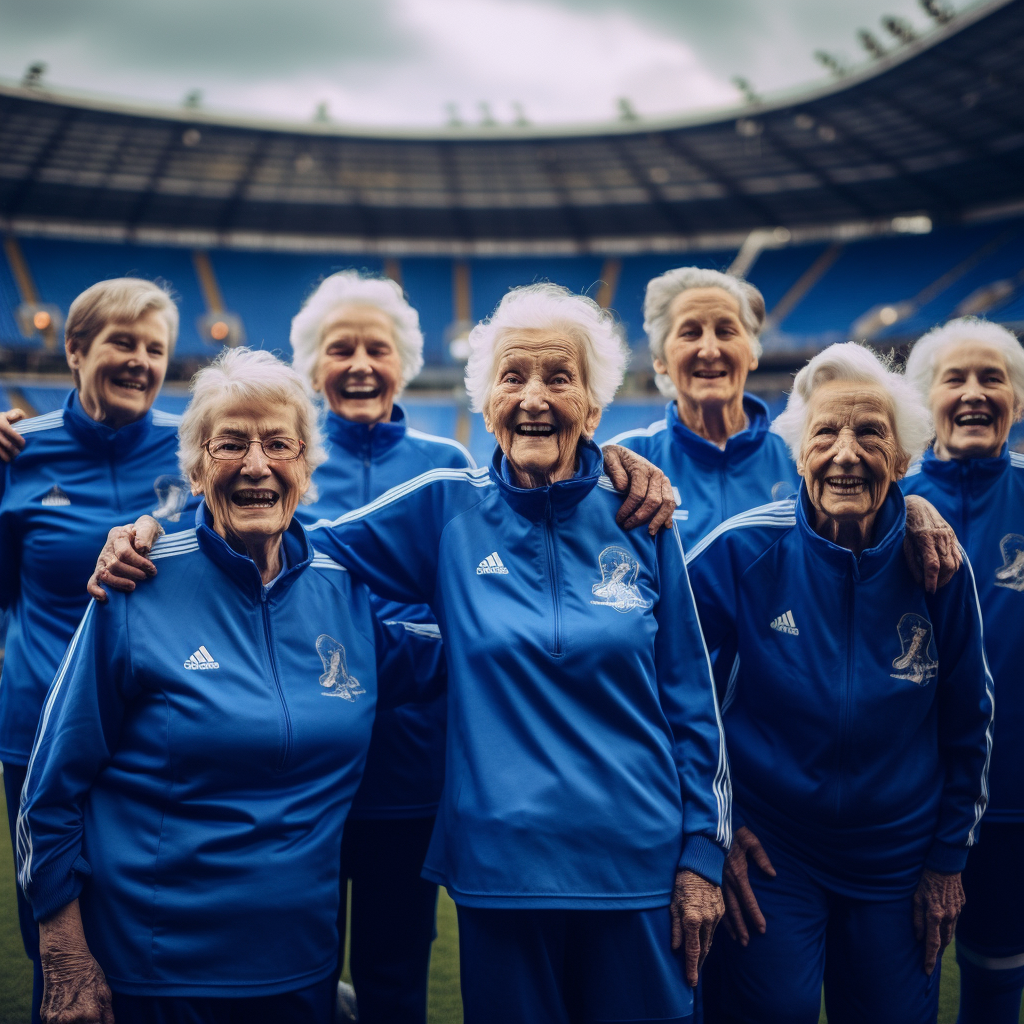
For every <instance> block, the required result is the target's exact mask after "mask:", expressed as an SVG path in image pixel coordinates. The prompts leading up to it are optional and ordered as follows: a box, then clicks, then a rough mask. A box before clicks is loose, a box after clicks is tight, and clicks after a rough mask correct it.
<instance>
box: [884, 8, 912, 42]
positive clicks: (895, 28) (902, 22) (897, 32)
mask: <svg viewBox="0 0 1024 1024" xmlns="http://www.w3.org/2000/svg"><path fill="white" fill-rule="evenodd" d="M882 28H884V29H885V30H886V32H888V33H889V35H891V36H894V37H895V38H896V39H898V40H899V41H900V42H901V43H904V44H906V43H912V42H914V40H915V39H917V33H916V32H915V31H914V26H913V25H911V24H910V22H909V21H907V19H906V18H897V17H896V16H895V15H892V14H890V15H887V16H886V17H884V18H883V19H882Z"/></svg>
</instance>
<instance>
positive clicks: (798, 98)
mask: <svg viewBox="0 0 1024 1024" xmlns="http://www.w3.org/2000/svg"><path fill="white" fill-rule="evenodd" d="M1022 101H1024V0H988V2H981V3H977V4H975V5H973V6H971V7H969V8H967V9H965V10H963V11H961V12H959V13H957V14H956V15H955V16H952V17H949V16H946V15H943V17H942V18H938V19H936V23H935V24H934V25H933V27H932V30H931V31H929V32H928V33H927V34H924V35H921V36H915V37H913V38H907V39H906V40H905V41H904V42H903V43H901V45H899V46H897V47H894V48H891V49H889V50H888V51H886V52H885V53H884V54H879V55H878V56H877V58H876V59H874V60H872V61H871V62H870V63H869V64H867V65H866V66H863V67H860V68H858V69H855V70H853V71H847V72H845V73H843V74H837V75H836V76H834V77H833V79H832V80H830V81H829V82H828V83H826V84H824V85H816V86H814V87H813V88H802V89H799V90H792V91H790V92H789V93H787V94H786V95H784V96H781V97H775V98H772V99H767V100H762V99H760V98H758V97H756V96H754V95H751V96H750V97H749V101H748V102H746V103H745V104H743V105H742V106H739V107H736V108H734V109H727V110H716V111H714V112H713V113H710V114H702V115H700V116H687V117H676V118H672V119H669V118H665V119H660V120H654V119H636V118H624V119H622V120H620V121H619V122H616V123H613V124H608V125H602V126H599V127H597V128H594V127H569V128H554V127H536V126H499V125H491V126H482V127H467V126H458V127H449V128H443V129H436V130H426V129H423V130H406V131H397V130H384V129H372V130H371V129H358V130H356V129H350V128H345V129H342V128H339V127H338V126H336V125H331V124H327V123H322V124H320V123H310V124H304V125H297V124H292V123H284V122H280V123H279V122H272V121H269V120H262V121H261V120H257V119H255V118H248V119H246V118H242V117H231V118H229V117H225V116H220V115H216V114H212V113H207V112H205V111H203V110H200V109H179V110H169V109H163V108H156V107H145V106H142V105H138V104H129V103H126V102H115V101H109V100H98V99H94V98H92V97H85V96H80V95H72V94H70V93H69V94H61V93H58V92H54V91H51V90H50V89H49V88H48V87H46V86H45V85H43V84H41V83H40V82H38V81H31V80H26V82H25V83H23V84H21V85H0V233H2V234H3V238H4V253H3V257H2V258H0V406H2V407H3V408H5V409H6V408H11V407H20V408H22V409H23V410H25V411H26V412H27V413H29V414H30V415H37V414H43V413H48V412H51V411H53V410H55V409H57V408H58V407H59V406H60V404H61V402H62V401H63V399H64V396H65V394H66V393H67V389H68V387H69V385H70V377H69V375H68V372H67V368H66V364H65V359H64V352H63V324H64V321H65V318H66V316H67V313H68V308H69V306H70V304H71V302H72V300H73V299H74V298H75V296H76V295H78V294H79V293H80V292H81V291H82V290H83V289H85V288H86V287H87V286H89V285H90V284H92V283H93V282H94V281H96V280H99V279H103V278H112V277H120V276H139V277H144V278H148V279H150V280H158V281H160V282H164V283H166V284H167V285H168V286H169V287H170V288H171V290H172V292H173V294H174V296H175V299H176V301H177V303H178V305H179V308H180V311H181V330H180V334H179V337H178V341H177V345H176V349H175V352H174V357H173V360H172V363H171V368H170V371H169V374H168V383H167V384H166V385H165V387H164V389H163V392H162V393H161V395H160V396H159V397H158V398H157V400H156V408H158V409H161V410H163V411H165V412H170V413H180V412H182V410H183V409H184V408H185V405H186V403H187V385H188V381H189V379H190V377H191V376H192V374H193V373H194V372H195V371H196V370H197V369H198V368H199V367H200V366H203V365H205V364H207V363H208V362H209V361H210V360H211V359H212V358H213V357H214V356H215V355H216V354H217V353H218V352H220V351H221V349H222V348H223V347H225V346H228V347H231V346H237V345H243V344H244V345H249V346H253V347H256V348H265V349H268V350H271V351H274V352H278V353H280V354H282V355H283V356H284V357H285V358H286V359H288V358H290V356H291V351H290V347H289V342H288V338H289V330H290V324H291V319H292V317H293V315H294V314H295V313H296V312H297V311H298V309H299V308H300V306H301V304H302V303H303V301H304V300H305V299H306V298H307V296H308V295H309V294H310V293H311V292H312V290H313V289H314V288H315V286H316V285H317V284H318V282H319V281H321V280H322V279H323V278H324V277H325V276H327V275H329V274H330V273H332V272H334V271H337V270H342V269H347V268H353V269H358V270H364V271H370V272H373V273H377V274H381V275H384V276H386V277H388V278H390V279H392V280H394V281H396V282H397V283H399V284H400V285H401V287H402V288H403V289H404V291H405V293H406V294H407V295H408V298H409V301H410V303H411V304H412V305H413V306H414V307H415V308H416V309H417V310H418V311H419V314H420V322H421V325H422V329H423V334H424V338H425V345H424V358H425V367H424V370H423V371H422V373H421V374H420V375H419V376H418V378H417V379H416V380H415V382H414V383H413V385H412V386H411V388H410V389H409V391H408V392H406V394H405V396H404V398H403V400H402V404H403V407H404V408H405V410H406V413H407V415H408V418H409V423H410V425H411V426H413V427H415V428H417V429H418V430H421V431H424V432H426V433H429V434H433V435H440V436H442V437H452V438H456V439H457V440H458V441H459V442H461V443H462V444H463V445H465V446H466V447H467V448H468V449H469V451H470V453H471V454H472V455H473V457H474V458H475V459H476V461H477V463H478V464H486V462H487V461H488V459H489V456H490V453H491V451H492V449H493V445H494V439H493V437H492V436H491V435H490V434H489V433H488V432H487V431H486V429H485V427H484V424H483V418H482V416H481V415H480V414H478V413H474V412H471V411H470V409H469V404H468V401H467V398H466V396H465V392H464V389H463V386H462V380H463V374H464V367H465V354H466V345H465V339H466V337H467V335H468V332H469V330H470V329H471V327H472V326H473V325H474V324H475V323H476V322H477V321H479V320H481V319H483V318H485V317H487V316H488V315H489V314H490V313H491V312H492V310H493V309H494V308H495V306H496V305H497V303H498V301H499V300H500V299H501V297H502V296H503V295H504V294H505V293H506V292H507V290H508V289H509V288H510V287H514V286H517V285H522V284H529V283H532V282H538V281H552V282H556V283H559V284H564V285H566V286H568V287H569V288H570V289H572V290H573V291H574V292H578V293H586V294H588V295H590V296H591V297H593V298H594V299H595V300H596V301H597V303H598V304H599V305H600V306H601V307H603V308H605V309H610V310H613V311H614V312H615V314H616V316H617V318H618V321H619V322H620V324H621V328H622V330H623V332H624V334H625V337H626V339H627V340H628V342H629V346H630V349H631V360H630V364H629V372H628V375H627V382H626V385H625V388H624V390H623V391H622V392H621V393H620V395H619V397H618V398H617V399H616V401H615V402H614V403H613V404H612V405H611V406H610V407H609V408H608V409H607V411H606V413H605V415H604V417H603V419H602V421H601V425H600V428H599V430H598V433H597V437H596V439H597V440H598V441H599V442H601V441H604V440H606V439H608V438H610V437H612V436H614V435H617V434H619V433H621V432H622V431H624V430H628V429H632V428H637V427H642V426H646V425H647V424H649V423H650V422H651V421H652V420H656V419H658V418H659V417H660V416H661V415H662V409H663V407H664V402H665V399H664V398H663V397H662V396H661V395H660V394H659V393H658V391H657V388H656V386H655V381H654V373H653V370H652V368H651V356H650V353H649V351H648V347H647V339H646V337H645V335H644V330H643V313H642V306H643V298H644V290H645V287H646V284H647V282H648V280H650V279H651V278H652V277H655V276H656V275H658V274H661V273H663V272H664V271H666V270H668V269H670V268H673V267H677V266H681V265H688V264H694V265H697V266H700V267H707V268H713V269H717V270H723V271H731V272H732V273H735V274H739V275H742V276H744V277H746V278H747V279H748V280H749V281H750V282H752V283H753V284H754V285H756V286H757V288H759V289H760V291H761V292H762V294H763V295H764V298H765V300H766V307H767V321H766V329H765V331H764V333H763V335H762V342H763V346H764V355H763V357H762V358H761V361H760V365H759V367H758V369H757V370H756V371H755V372H754V373H753V374H752V375H751V377H750V380H749V385H748V387H749V389H750V390H752V391H753V392H754V393H755V394H757V395H759V396H760V397H762V398H763V399H765V401H766V402H767V403H768V405H769V408H770V409H771V410H772V412H773V413H777V412H778V411H780V410H781V408H782V406H783V404H784V393H785V392H786V391H788V389H789V387H790V385H791V383H792V375H793V373H794V372H795V371H796V370H797V369H799V367H801V366H802V365H803V364H804V363H805V362H806V360H807V359H808V358H809V357H810V356H812V355H813V354H814V353H815V352H817V351H819V350H821V349H823V348H824V347H826V346H827V345H830V344H832V343H833V342H836V341H845V340H851V339H853V340H863V341H866V342H868V343H870V344H871V345H872V346H875V347H876V348H878V349H879V350H882V351H888V350H890V349H894V350H896V352H897V353H900V354H905V352H906V351H907V347H908V345H909V343H911V342H912V341H913V340H915V339H916V338H918V337H919V336H920V335H921V334H923V333H924V332H925V331H927V330H928V329H930V328H931V327H933V326H935V325H937V324H941V323H943V322H945V321H946V320H948V319H950V318H952V317H954V316H962V315H967V314H977V315H982V316H985V317H987V318H988V319H991V320H994V321H996V322H998V323H1000V324H1002V325H1004V326H1006V327H1007V328H1009V329H1010V330H1011V331H1013V332H1014V333H1017V334H1020V333H1021V332H1024V102H1022ZM1010 443H1011V446H1016V450H1018V451H1020V450H1024V449H1022V448H1021V444H1022V443H1024V431H1022V428H1021V425H1019V424H1018V425H1017V426H1016V427H1015V428H1014V432H1013V433H1012V434H1011V438H1010ZM4 857H5V858H6V860H4V861H3V867H2V869H3V871H5V872H9V871H10V850H9V849H7V850H6V851H5V853H4ZM5 884H6V882H5ZM12 899H13V897H12ZM7 914H8V912H7V911H5V915H7ZM10 915H13V909H12V910H11V911H10ZM12 920H13V918H12ZM445 920H446V921H447V926H446V927H448V928H449V929H450V928H451V922H452V920H453V915H450V914H449V916H448V917H447V918H445ZM10 927H11V929H12V930H11V934H10V936H9V938H8V939H5V941H7V943H8V945H7V947H6V950H5V952H3V954H2V955H3V956H4V957H11V958H12V959H13V957H14V956H15V953H16V951H17V937H16V935H15V934H14V932H13V927H14V926H13V924H11V926H10ZM443 933H444V928H443V927H442V940H441V941H442V942H443V941H446V940H445V937H444V934H443ZM454 955H455V954H453V953H452V951H451V949H450V948H449V949H448V950H447V952H443V953H435V966H434V970H435V977H434V978H433V979H432V990H431V992H432V995H431V999H432V1007H433V1009H432V1014H433V1016H432V1020H436V1021H442V1020H449V1019H452V1020H454V1019H460V1020H461V1017H458V1018H456V1017H454V1016H445V1014H454V1013H456V1012H461V1011H457V994H456V995H451V994H450V990H453V989H456V988H457V976H458V974H457V961H456V962H455V964H454V966H453V964H452V960H451V958H452V957H453V956H454ZM951 959H952V958H947V962H950V961H951ZM945 980H946V979H944V981H945ZM5 984H6V982H5ZM18 998H20V996H19V997H18ZM944 998H945V996H944ZM951 998H954V999H955V995H954V996H952V997H951ZM5 1000H6V1002H5ZM8 1003H9V1004H10V1005H11V1006H12V1007H13V1006H15V1005H16V1001H15V997H14V996H9V995H6V994H3V993H0V1018H2V1019H3V1020H7V1019H10V1020H12V1021H13V1020H14V1019H16V1018H15V1016H14V1011H13V1010H11V1011H10V1013H11V1016H9V1017H4V1012H7V1011H6V1010H5V1009H3V1007H6V1006H7V1004H8ZM17 1005H24V1004H17ZM944 1005H945V1004H944ZM823 1019H824V1018H823ZM940 1019H943V1018H940ZM949 1019H953V1018H949Z"/></svg>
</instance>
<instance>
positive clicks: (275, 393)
mask: <svg viewBox="0 0 1024 1024" xmlns="http://www.w3.org/2000/svg"><path fill="white" fill-rule="evenodd" d="M189 391H190V392H191V393H192V398H191V401H190V402H189V403H188V407H187V408H186V409H185V414H184V415H183V416H182V418H181V426H180V427H178V465H179V466H180V467H181V472H182V475H183V476H184V477H185V479H186V480H191V479H192V478H193V476H196V475H198V471H199V467H200V466H201V465H202V461H203V455H204V451H203V445H204V444H205V443H206V442H207V441H208V440H209V437H208V433H209V430H210V427H211V424H212V421H213V418H214V416H216V414H217V412H218V411H219V410H220V409H221V408H222V407H223V406H224V405H225V404H227V403H229V402H230V403H235V402H245V403H247V404H248V405H250V406H251V407H252V410H253V412H255V413H259V412H261V411H262V410H263V409H265V408H266V407H267V406H268V405H271V404H278V403H279V404H281V405H288V406H291V407H292V408H293V409H294V410H295V419H296V422H297V425H298V430H299V440H300V441H305V443H306V450H305V452H303V454H302V456H301V457H302V458H305V460H306V463H307V465H308V466H309V471H310V473H312V472H313V471H314V470H315V469H316V468H317V466H320V465H322V464H323V463H324V462H326V461H327V452H326V450H325V449H324V439H323V434H322V433H321V431H320V423H319V415H318V413H317V408H316V406H315V405H314V404H313V398H312V395H311V394H310V391H309V388H308V387H307V385H306V382H305V381H304V380H303V379H302V377H300V376H299V375H298V373H297V372H296V371H295V370H294V369H293V368H292V367H290V366H289V365H288V364H287V363H284V362H282V361H281V360H280V359H278V358H277V356H275V355H273V354H272V353H270V352H264V351H261V350H259V349H251V348H245V347H244V346H243V347H240V348H228V349H224V351H223V352H221V353H220V355H218V356H217V358H216V359H214V361H213V362H212V363H210V365H209V366H204V367H203V368H202V369H201V370H200V371H199V372H198V373H197V374H196V375H195V376H194V377H193V378H192V383H191V384H190V385H189ZM316 495H317V492H316V484H314V483H311V484H310V485H309V490H308V491H306V493H305V494H304V495H303V496H302V501H303V503H306V504H308V503H309V502H312V501H315V500H316Z"/></svg>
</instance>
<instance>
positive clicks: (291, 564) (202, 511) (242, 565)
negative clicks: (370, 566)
mask: <svg viewBox="0 0 1024 1024" xmlns="http://www.w3.org/2000/svg"><path fill="white" fill-rule="evenodd" d="M196 540H197V541H198V542H199V548H200V550H201V551H202V552H203V554H204V555H206V556H207V558H209V559H210V561H212V562H215V563H216V564H217V565H218V566H220V568H222V569H223V570H224V571H225V572H226V573H227V574H228V575H229V576H230V577H231V578H232V579H234V580H235V581H236V582H237V583H238V584H239V585H240V586H242V587H244V588H247V589H249V590H250V591H251V592H252V593H254V594H255V595H256V596H257V597H259V598H261V599H262V600H266V599H267V595H268V594H272V595H274V596H275V597H276V596H278V595H280V594H282V593H283V592H284V591H285V590H287V589H288V588H289V587H290V586H291V585H292V584H293V583H294V582H295V580H296V579H298V577H299V574H300V573H301V572H302V571H303V570H304V569H305V568H306V566H308V565H309V563H310V562H312V561H313V546H312V545H311V544H310V543H309V538H308V537H307V536H306V531H305V530H304V529H303V528H302V526H301V524H300V523H299V521H298V520H297V519H295V518H293V519H292V521H291V523H290V524H289V526H288V529H287V530H285V532H284V536H283V537H282V538H281V547H282V548H283V549H284V550H282V552H281V557H282V559H283V560H284V562H285V564H286V565H287V566H288V568H287V569H285V570H284V571H283V572H282V573H281V574H280V575H279V576H277V577H276V578H275V579H274V580H273V586H272V588H271V587H265V586H264V585H263V578H262V577H261V576H260V571H259V569H257V568H256V563H255V562H254V561H253V560H252V559H251V558H250V557H249V556H248V555H243V554H241V553H240V552H238V551H236V550H235V549H234V548H233V547H232V546H231V545H230V544H229V543H228V542H227V541H226V540H225V539H224V538H223V537H222V536H221V535H220V534H219V533H217V531H216V530H215V529H214V528H213V515H212V514H211V512H210V510H209V508H208V507H207V504H206V499H205V498H204V499H203V500H202V501H201V502H200V503H199V507H198V508H197V509H196Z"/></svg>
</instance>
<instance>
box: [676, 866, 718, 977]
mask: <svg viewBox="0 0 1024 1024" xmlns="http://www.w3.org/2000/svg"><path fill="white" fill-rule="evenodd" d="M669 910H670V911H671V914H672V948H673V949H679V947H680V946H682V947H683V951H684V955H685V958H686V981H687V983H688V984H689V986H690V988H696V987H697V976H698V975H699V974H700V969H701V968H702V967H703V966H704V958H705V957H706V956H707V955H708V950H709V949H710V948H711V936H712V935H714V934H715V928H716V927H717V926H718V922H719V921H721V920H722V914H724V913H725V905H724V904H723V903H722V890H721V889H719V888H718V886H717V885H713V884H712V883H711V882H709V881H708V880H707V879H706V878H701V876H700V875H698V874H695V873H694V872H693V871H680V872H679V873H678V874H677V875H676V884H675V887H674V888H673V890H672V903H671V904H670V906H669Z"/></svg>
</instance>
